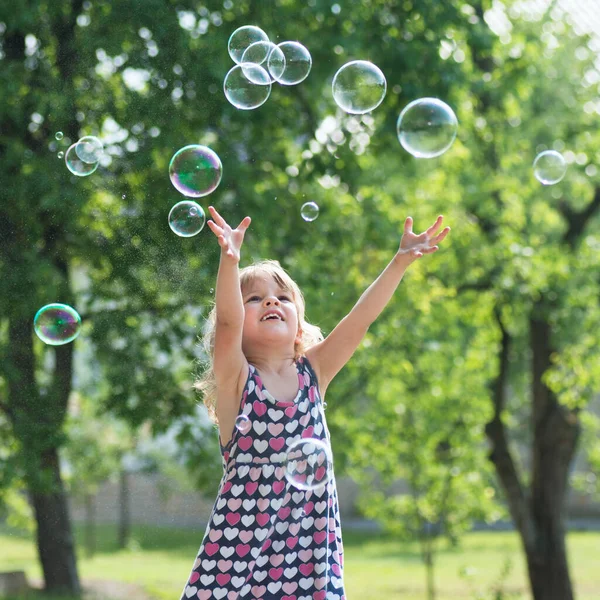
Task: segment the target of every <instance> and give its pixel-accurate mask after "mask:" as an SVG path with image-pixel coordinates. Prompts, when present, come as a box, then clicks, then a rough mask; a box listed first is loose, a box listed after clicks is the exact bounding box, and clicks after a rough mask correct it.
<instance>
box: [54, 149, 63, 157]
mask: <svg viewBox="0 0 600 600" xmlns="http://www.w3.org/2000/svg"><path fill="white" fill-rule="evenodd" d="M56 156H58V158H64V157H65V153H64V152H63V151H62V150H61V151H60V152H59V153H58V154H57V155H56Z"/></svg>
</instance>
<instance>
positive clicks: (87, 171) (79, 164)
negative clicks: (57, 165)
mask: <svg viewBox="0 0 600 600" xmlns="http://www.w3.org/2000/svg"><path fill="white" fill-rule="evenodd" d="M76 148H77V142H75V143H74V144H71V146H69V149H68V150H67V152H66V153H65V163H66V165H67V168H68V169H69V171H71V173H73V175H77V177H85V176H87V175H91V174H92V173H93V172H94V171H95V170H96V169H97V168H98V164H99V163H97V162H95V163H87V162H84V161H83V160H81V159H80V158H79V156H77V152H76Z"/></svg>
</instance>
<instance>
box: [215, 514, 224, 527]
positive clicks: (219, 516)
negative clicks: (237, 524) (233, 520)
mask: <svg viewBox="0 0 600 600" xmlns="http://www.w3.org/2000/svg"><path fill="white" fill-rule="evenodd" d="M224 519H225V515H222V514H215V515H214V516H213V523H214V524H215V525H220V524H221V523H222V522H223V520H224Z"/></svg>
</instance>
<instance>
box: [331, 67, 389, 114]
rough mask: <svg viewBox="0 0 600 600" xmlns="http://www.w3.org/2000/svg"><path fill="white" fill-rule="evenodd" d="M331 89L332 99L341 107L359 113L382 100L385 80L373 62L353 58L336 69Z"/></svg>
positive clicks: (375, 105) (372, 108) (369, 109)
mask: <svg viewBox="0 0 600 600" xmlns="http://www.w3.org/2000/svg"><path fill="white" fill-rule="evenodd" d="M331 89H332V92H333V99H334V100H335V102H336V104H337V105H338V106H339V107H340V108H341V109H343V110H345V111H346V112H348V113H351V114H356V115H361V114H364V113H367V112H369V111H371V110H374V109H375V108H377V107H378V106H379V105H380V104H381V103H382V102H383V99H384V98H385V92H386V89H387V82H386V80H385V76H384V74H383V73H382V72H381V69H380V68H379V67H377V66H376V65H374V64H373V63H371V62H368V61H366V60H353V61H352V62H349V63H346V64H345V65H344V66H343V67H341V68H340V69H339V70H338V72H337V73H336V74H335V76H334V78H333V83H332V85H331Z"/></svg>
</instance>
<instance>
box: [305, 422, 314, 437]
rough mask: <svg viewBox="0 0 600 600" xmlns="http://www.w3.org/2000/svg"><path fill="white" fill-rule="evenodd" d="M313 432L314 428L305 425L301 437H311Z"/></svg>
mask: <svg viewBox="0 0 600 600" xmlns="http://www.w3.org/2000/svg"><path fill="white" fill-rule="evenodd" d="M314 433H315V428H314V427H313V426H312V425H311V426H310V427H307V428H306V429H305V430H304V431H303V432H302V437H303V438H311V437H313V435H314Z"/></svg>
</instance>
